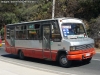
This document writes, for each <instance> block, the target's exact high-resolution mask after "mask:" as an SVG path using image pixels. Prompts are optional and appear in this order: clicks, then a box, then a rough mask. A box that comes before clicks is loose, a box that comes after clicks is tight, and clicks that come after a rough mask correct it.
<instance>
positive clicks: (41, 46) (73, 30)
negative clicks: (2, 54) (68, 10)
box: [5, 17, 95, 67]
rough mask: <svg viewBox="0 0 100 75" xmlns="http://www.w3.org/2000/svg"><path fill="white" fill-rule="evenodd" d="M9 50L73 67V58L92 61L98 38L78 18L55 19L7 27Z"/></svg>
mask: <svg viewBox="0 0 100 75" xmlns="http://www.w3.org/2000/svg"><path fill="white" fill-rule="evenodd" d="M5 51H6V52H7V53H10V54H15V55H18V56H19V58H20V59H24V58H25V57H32V58H39V59H45V60H50V61H57V62H58V63H59V65H60V66H62V67H70V66H71V63H72V61H73V60H79V61H84V62H90V61H91V59H92V57H93V55H94V54H95V49H94V40H93V39H92V38H89V37H88V35H87V32H86V28H85V24H84V22H83V21H82V20H81V19H78V18H70V17H64V18H54V19H46V20H38V21H31V22H23V23H15V24H8V25H6V26H5Z"/></svg>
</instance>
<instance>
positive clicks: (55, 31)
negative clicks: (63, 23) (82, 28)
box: [52, 21, 61, 42]
mask: <svg viewBox="0 0 100 75" xmlns="http://www.w3.org/2000/svg"><path fill="white" fill-rule="evenodd" d="M52 40H53V41H54V42H60V41H61V34H60V29H59V25H58V22H57V21H52Z"/></svg>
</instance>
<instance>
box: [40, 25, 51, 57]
mask: <svg viewBox="0 0 100 75" xmlns="http://www.w3.org/2000/svg"><path fill="white" fill-rule="evenodd" d="M50 35H51V25H50V24H44V25H42V49H43V58H47V59H51V46H50Z"/></svg>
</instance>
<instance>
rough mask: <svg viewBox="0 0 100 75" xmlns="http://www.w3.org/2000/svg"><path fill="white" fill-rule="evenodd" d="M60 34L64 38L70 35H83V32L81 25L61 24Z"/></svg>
mask: <svg viewBox="0 0 100 75" xmlns="http://www.w3.org/2000/svg"><path fill="white" fill-rule="evenodd" d="M62 32H63V35H64V37H67V36H70V35H83V36H84V34H85V30H84V27H83V24H80V23H63V24H62Z"/></svg>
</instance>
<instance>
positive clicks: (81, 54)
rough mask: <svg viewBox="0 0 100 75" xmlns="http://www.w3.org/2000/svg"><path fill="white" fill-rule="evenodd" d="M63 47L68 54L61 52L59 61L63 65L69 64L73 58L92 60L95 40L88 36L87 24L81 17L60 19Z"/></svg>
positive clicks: (85, 60)
mask: <svg viewBox="0 0 100 75" xmlns="http://www.w3.org/2000/svg"><path fill="white" fill-rule="evenodd" d="M59 23H60V28H61V34H62V45H63V49H64V50H66V54H61V56H60V59H59V63H60V65H61V66H63V67H65V66H67V67H68V66H69V65H70V64H71V60H82V61H84V62H87V63H88V62H90V61H91V59H92V56H93V55H94V54H95V51H94V40H93V39H91V38H89V37H88V36H87V33H86V30H85V25H84V23H83V22H82V21H81V20H80V19H76V18H75V19H72V18H69V19H62V20H59Z"/></svg>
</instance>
